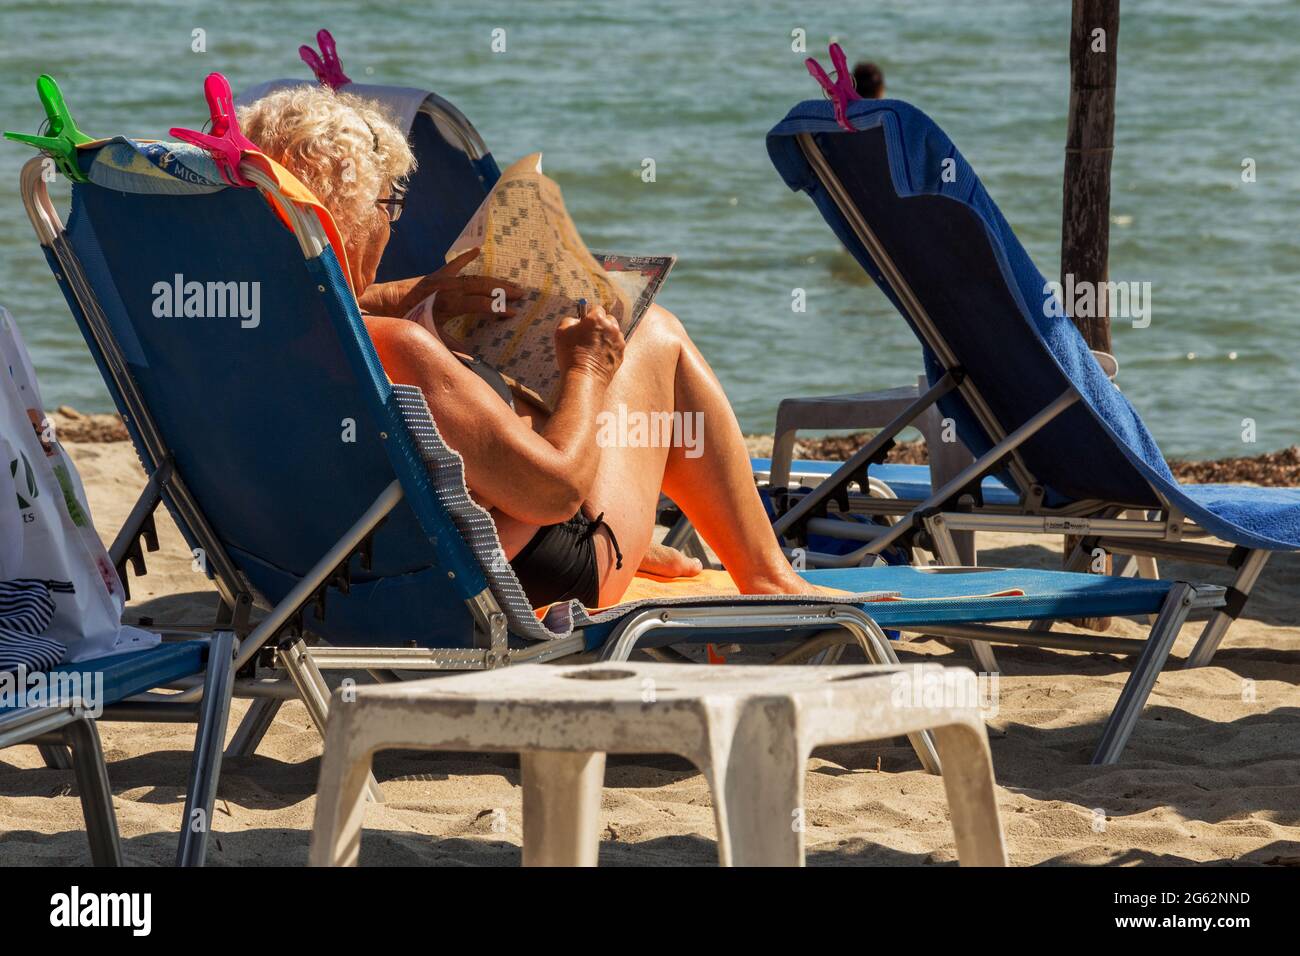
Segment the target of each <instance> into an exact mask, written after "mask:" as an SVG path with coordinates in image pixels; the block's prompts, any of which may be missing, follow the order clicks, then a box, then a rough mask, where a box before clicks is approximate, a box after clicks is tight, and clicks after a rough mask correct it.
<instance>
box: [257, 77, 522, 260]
mask: <svg viewBox="0 0 1300 956" xmlns="http://www.w3.org/2000/svg"><path fill="white" fill-rule="evenodd" d="M308 82H309V81H306V80H272V81H270V82H268V83H263V84H261V85H259V86H255V87H253V88H251V89H249V90H246V91H244V93H242V94H241V95H240V97H239V100H238V102H239V104H240V105H245V104H248V103H251V102H254V101H255V100H257V99H260V98H261V97H263V96H265V95H266V94H267V93H270V92H273V91H274V90H278V89H285V88H288V87H293V86H305V85H308ZM339 90H340V91H341V92H344V93H353V94H355V95H357V96H363V97H366V98H367V99H372V100H378V101H379V102H380V103H381V104H382V105H383V106H384V107H385V108H386V109H387V111H388V112H389V113H390V114H391V115H392V116H393V117H394V119H395V120H396V121H397V123H398V124H399V126H400V127H401V128H402V129H403V130H404V131H405V132H406V134H407V138H408V140H409V142H410V144H411V149H412V150H413V151H414V153H415V159H416V163H417V165H416V170H415V173H414V175H412V176H411V179H410V181H409V182H408V183H407V192H406V195H407V202H406V207H405V209H404V210H403V211H402V218H401V219H399V220H398V221H397V222H396V223H395V224H394V225H393V235H392V238H391V239H390V240H389V243H388V248H387V249H386V250H385V251H384V258H383V260H382V261H381V262H380V263H379V272H378V274H377V276H376V278H377V279H378V281H380V282H388V281H391V280H393V279H406V278H410V277H411V276H417V275H424V274H426V273H428V272H432V271H433V270H434V269H436V268H438V267H439V266H441V265H442V264H443V262H444V261H445V255H446V252H447V250H448V249H449V248H451V244H452V243H453V242H454V241H455V240H456V237H457V236H459V235H460V231H461V230H462V229H463V228H465V224H466V223H467V222H469V219H470V217H471V216H472V215H474V213H475V211H476V210H477V209H478V207H479V205H480V204H481V203H482V202H483V198H484V197H485V196H486V195H487V194H488V192H490V191H491V189H492V187H493V186H494V185H495V184H496V181H497V180H498V179H499V178H500V177H501V170H500V169H499V168H498V167H497V162H496V160H495V159H494V158H493V157H492V154H491V153H490V152H489V151H488V149H487V146H486V145H484V143H483V138H482V137H481V136H480V135H479V133H478V130H476V129H475V128H474V125H473V124H472V123H470V121H469V120H468V119H466V117H465V115H464V114H463V113H461V112H460V110H458V109H456V107H455V106H453V105H452V104H451V103H449V102H448V101H447V100H445V99H443V98H442V97H441V96H438V95H437V94H436V93H430V92H427V91H425V90H417V89H412V88H409V87H398V86H378V85H370V84H366V83H346V84H344V85H343V86H341V87H339Z"/></svg>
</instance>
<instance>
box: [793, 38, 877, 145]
mask: <svg viewBox="0 0 1300 956" xmlns="http://www.w3.org/2000/svg"><path fill="white" fill-rule="evenodd" d="M830 54H831V66H832V67H833V68H834V69H835V82H833V83H832V82H831V78H830V77H829V76H827V75H826V71H825V70H823V69H822V65H821V64H820V63H818V62H817V61H816V60H815V59H813V58H812V57H808V59H806V60H804V61H803V62H804V66H806V67H808V72H809V73H811V74H812V78H813V79H814V80H816V81H817V82H818V83H819V84H821V88H822V89H823V90H824V91H825V92H826V96H827V98H828V99H830V101H831V102H832V103H834V104H835V122H837V123H839V124H840V126H841V127H842V128H844V129H846V130H848V131H849V132H850V133H852V132H853V124H852V123H850V122H849V116H848V108H849V104H850V103H852V102H854V101H855V100H860V99H862V97H861V96H859V95H858V88H857V87H856V86H854V85H853V74H852V73H851V72H850V71H849V61H848V60H847V59H845V56H844V50H843V49H842V48H841V47H840V45H839V44H838V43H832V44H831V47H830Z"/></svg>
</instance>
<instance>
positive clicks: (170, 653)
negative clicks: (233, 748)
mask: <svg viewBox="0 0 1300 956" xmlns="http://www.w3.org/2000/svg"><path fill="white" fill-rule="evenodd" d="M233 642H234V637H233V635H232V634H230V633H228V632H227V633H224V634H220V635H216V636H215V637H213V638H212V639H211V640H208V639H201V638H192V639H189V640H181V641H175V642H164V643H162V644H159V645H157V646H156V647H151V648H149V649H147V650H143V651H135V652H132V653H127V654H115V655H112V656H110V657H101V658H99V659H97V660H91V661H84V662H82V663H77V664H60V665H59V666H57V667H54V668H51V669H50V670H48V671H44V672H42V673H41V674H39V675H27V676H28V677H30V678H32V679H33V680H34V681H37V682H39V683H37V684H36V685H35V686H38V687H40V688H42V694H43V698H42V699H41V700H39V701H34V702H30V701H24V706H18V704H17V703H12V702H0V750H3V749H4V748H6V747H12V746H16V745H18V744H35V745H37V746H39V747H41V748H42V752H45V753H49V752H50V751H55V752H56V753H57V752H58V751H61V750H62V748H63V747H65V746H66V747H68V748H69V749H70V750H71V761H70V766H71V768H72V769H73V771H74V772H75V774H76V780H77V789H78V791H79V792H80V796H81V806H82V813H83V816H84V817H85V822H86V835H87V837H88V838H89V841H90V855H91V862H92V863H93V864H94V865H95V866H119V865H121V863H122V848H121V845H120V843H119V840H118V831H117V817H116V814H115V813H114V811H113V793H112V790H111V789H110V788H109V781H108V768H107V766H106V765H105V762H104V752H103V749H102V747H101V746H100V741H99V731H98V730H97V729H96V726H95V721H96V719H97V718H98V715H100V714H101V713H102V715H103V716H102V719H106V720H116V719H128V718H129V717H134V718H135V719H146V720H159V721H161V720H192V721H194V722H195V723H196V724H197V733H196V736H195V741H194V756H193V758H192V761H191V768H190V776H189V785H188V786H187V788H186V796H185V810H184V815H183V816H182V818H181V819H182V826H181V828H180V847H179V849H178V851H177V864H178V865H195V864H202V862H203V859H204V855H205V853H206V849H207V839H208V834H209V832H210V830H211V828H210V826H209V825H208V821H210V820H211V819H212V809H213V804H214V802H215V800H216V795H217V777H218V774H219V773H220V768H221V747H222V743H223V734H224V731H225V727H226V720H227V716H228V714H227V709H228V707H229V703H230V679H231V675H232V670H231V660H232V656H233V647H234V643H233ZM6 678H7V679H8V680H10V681H16V679H17V678H16V676H15V675H14V674H13V673H10V674H8V675H0V681H4V680H5V679H6ZM30 683H31V682H29V684H30ZM195 683H197V684H198V685H199V686H201V687H202V688H203V691H204V694H203V698H202V699H201V700H196V701H189V702H182V701H180V700H178V699H175V698H173V696H172V695H164V694H157V693H155V692H156V691H157V689H158V688H167V687H176V688H184V687H185V686H186V685H187V684H188V685H193V684H195ZM27 686H28V685H24V687H27ZM180 692H183V690H181V691H180ZM51 762H54V763H56V764H57V763H61V761H60V759H59V758H58V757H55V758H54V759H53V760H52V761H51Z"/></svg>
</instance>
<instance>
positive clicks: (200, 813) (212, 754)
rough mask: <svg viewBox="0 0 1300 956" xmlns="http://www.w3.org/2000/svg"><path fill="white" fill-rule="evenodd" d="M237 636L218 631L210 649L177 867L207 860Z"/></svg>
mask: <svg viewBox="0 0 1300 956" xmlns="http://www.w3.org/2000/svg"><path fill="white" fill-rule="evenodd" d="M234 653H235V635H234V634H233V633H232V632H230V631H218V632H217V633H216V635H215V636H214V637H213V639H212V643H211V645H210V646H209V647H208V668H207V673H206V674H205V675H204V678H203V700H202V701H201V702H200V710H199V724H198V728H197V729H196V730H195V732H194V759H193V762H192V764H191V767H190V780H189V786H188V787H187V788H186V792H185V814H184V816H183V817H182V818H181V838H180V845H179V846H178V847H177V850H176V865H177V866H202V865H203V863H204V860H205V859H206V857H207V849H208V834H209V833H210V832H211V831H212V810H213V806H214V805H215V803H216V801H217V780H218V778H219V777H220V775H221V750H222V747H223V745H224V744H225V740H226V725H227V724H228V723H229V721H230V692H231V687H232V686H233V683H234V678H235V670H234Z"/></svg>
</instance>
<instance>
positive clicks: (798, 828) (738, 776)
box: [699, 707, 807, 866]
mask: <svg viewBox="0 0 1300 956" xmlns="http://www.w3.org/2000/svg"><path fill="white" fill-rule="evenodd" d="M732 719H735V724H734V727H733V728H732V729H731V731H730V733H728V729H727V727H726V723H727V721H728V716H726V715H722V714H718V713H716V712H713V711H710V713H709V729H708V734H709V739H710V740H711V741H714V746H713V747H712V748H711V752H710V754H709V756H708V758H707V759H703V758H702V759H701V760H700V761H699V762H700V763H701V764H703V765H702V766H700V770H701V771H702V772H703V774H704V778H705V780H707V781H708V784H709V790H710V792H711V793H712V794H713V818H714V821H715V823H716V824H717V827H718V862H719V863H720V864H721V865H722V866H803V865H804V822H805V810H804V799H803V797H804V789H803V787H804V770H805V764H806V763H807V754H806V753H805V752H804V750H803V747H802V746H801V744H800V741H799V733H798V727H797V724H796V721H797V717H796V715H795V713H794V711H793V709H792V708H780V707H761V708H760V707H750V708H746V710H745V711H744V712H743V713H741V714H740V715H738V717H737V718H732Z"/></svg>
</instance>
